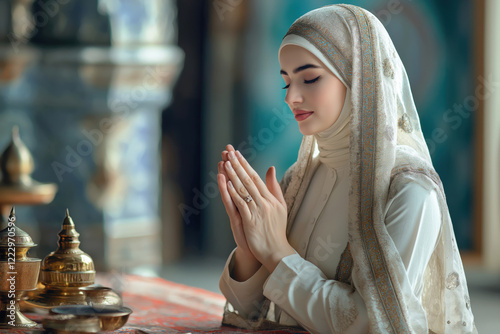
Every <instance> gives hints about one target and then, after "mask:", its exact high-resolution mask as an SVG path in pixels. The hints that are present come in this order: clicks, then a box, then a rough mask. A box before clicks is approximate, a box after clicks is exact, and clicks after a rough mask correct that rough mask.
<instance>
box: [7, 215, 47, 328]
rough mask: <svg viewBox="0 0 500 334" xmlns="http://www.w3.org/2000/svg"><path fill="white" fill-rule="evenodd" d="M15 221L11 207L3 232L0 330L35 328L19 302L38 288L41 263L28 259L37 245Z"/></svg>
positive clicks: (38, 260)
mask: <svg viewBox="0 0 500 334" xmlns="http://www.w3.org/2000/svg"><path fill="white" fill-rule="evenodd" d="M15 221H16V216H15V210H14V208H12V210H11V212H10V216H9V220H8V224H7V227H6V228H5V229H3V230H2V231H0V300H1V303H2V306H1V309H0V328H13V327H18V328H29V327H33V326H36V322H34V321H31V320H30V319H28V318H26V317H25V316H24V315H23V314H22V313H21V312H20V310H19V302H20V300H21V298H22V296H23V294H24V293H25V292H26V291H31V290H35V289H36V285H37V280H38V273H39V270H40V261H41V260H40V259H36V258H29V257H27V252H28V250H29V249H30V248H31V247H34V246H36V244H34V243H33V240H32V239H31V237H30V236H29V235H28V233H26V232H24V231H23V230H21V229H20V228H19V227H17V226H16V225H15Z"/></svg>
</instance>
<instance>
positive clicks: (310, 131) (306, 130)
mask: <svg viewBox="0 0 500 334" xmlns="http://www.w3.org/2000/svg"><path fill="white" fill-rule="evenodd" d="M299 131H300V133H302V135H304V136H310V135H314V134H316V133H318V132H321V130H318V129H316V128H314V127H312V126H299Z"/></svg>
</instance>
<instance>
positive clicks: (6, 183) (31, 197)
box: [0, 127, 57, 229]
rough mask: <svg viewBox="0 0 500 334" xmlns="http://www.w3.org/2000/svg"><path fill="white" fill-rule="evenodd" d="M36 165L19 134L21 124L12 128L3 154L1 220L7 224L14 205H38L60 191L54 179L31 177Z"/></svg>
mask: <svg viewBox="0 0 500 334" xmlns="http://www.w3.org/2000/svg"><path fill="white" fill-rule="evenodd" d="M34 168H35V164H34V162H33V157H32V156H31V153H30V151H29V150H28V148H27V147H26V145H24V143H23V141H22V140H21V138H20V136H19V129H18V127H14V128H13V129H12V139H11V141H10V143H9V145H7V147H6V148H5V150H4V151H3V153H2V154H1V155H0V171H1V178H0V214H1V216H0V221H2V226H1V227H0V229H3V228H5V226H6V225H7V223H6V218H7V217H8V214H9V210H10V207H11V206H12V205H14V204H16V205H19V204H21V205H38V204H47V203H50V202H52V200H53V199H54V196H55V194H56V192H57V186H56V185H55V184H54V183H45V184H44V183H39V182H37V181H35V180H33V179H32V178H31V173H32V172H33V169H34Z"/></svg>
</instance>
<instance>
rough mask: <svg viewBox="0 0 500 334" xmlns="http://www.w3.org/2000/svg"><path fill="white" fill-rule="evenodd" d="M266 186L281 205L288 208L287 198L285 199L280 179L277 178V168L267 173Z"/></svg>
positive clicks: (270, 169) (271, 168)
mask: <svg viewBox="0 0 500 334" xmlns="http://www.w3.org/2000/svg"><path fill="white" fill-rule="evenodd" d="M266 186H267V189H268V190H269V191H270V192H271V194H273V195H274V197H276V199H277V200H278V201H280V203H281V204H283V205H285V206H286V201H285V198H284V197H283V191H281V187H280V184H279V182H278V179H277V178H276V168H274V166H273V167H270V168H269V169H268V170H267V173H266Z"/></svg>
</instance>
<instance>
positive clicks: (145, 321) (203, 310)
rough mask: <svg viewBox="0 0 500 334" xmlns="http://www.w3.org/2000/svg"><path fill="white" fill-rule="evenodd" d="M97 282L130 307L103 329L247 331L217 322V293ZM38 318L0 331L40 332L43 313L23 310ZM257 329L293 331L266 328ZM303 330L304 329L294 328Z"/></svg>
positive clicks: (121, 279)
mask: <svg viewBox="0 0 500 334" xmlns="http://www.w3.org/2000/svg"><path fill="white" fill-rule="evenodd" d="M97 283H99V284H101V285H103V286H109V287H112V288H113V289H114V290H115V291H118V292H119V291H123V294H122V297H123V302H124V305H125V306H127V307H129V308H131V309H132V310H133V313H132V314H131V315H130V317H129V320H128V322H127V324H126V325H125V326H124V327H122V328H120V329H118V330H116V331H114V332H106V333H141V334H144V333H148V334H149V333H249V332H252V331H248V330H242V329H239V328H234V327H228V326H221V321H222V312H223V308H224V303H225V298H224V296H222V295H221V294H217V293H213V292H210V291H206V290H203V289H199V288H193V287H190V286H186V285H182V284H177V283H172V282H169V281H166V280H164V279H161V278H148V277H141V276H131V275H112V274H109V275H100V276H99V277H98V279H97ZM25 315H26V316H28V317H29V318H30V319H32V320H34V321H36V322H38V323H39V324H38V326H37V327H36V328H34V329H31V330H20V329H19V330H16V329H9V330H0V333H6V332H9V333H42V326H41V324H40V323H41V320H42V318H43V316H41V315H37V314H30V313H25ZM260 333H297V332H291V331H287V330H280V331H276V330H269V331H263V332H260ZM298 333H306V332H298Z"/></svg>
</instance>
